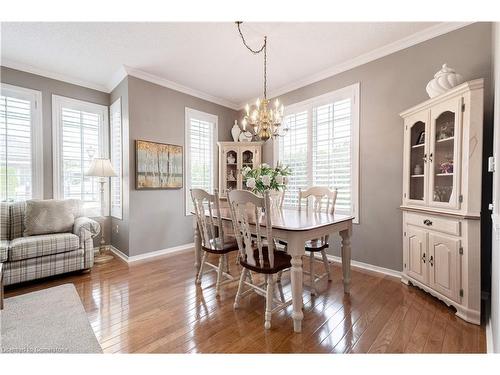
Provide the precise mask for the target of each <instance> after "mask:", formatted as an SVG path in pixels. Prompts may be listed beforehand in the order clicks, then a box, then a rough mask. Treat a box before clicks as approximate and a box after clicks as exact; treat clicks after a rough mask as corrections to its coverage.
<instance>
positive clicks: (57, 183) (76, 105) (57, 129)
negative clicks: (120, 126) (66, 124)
mask: <svg viewBox="0 0 500 375" xmlns="http://www.w3.org/2000/svg"><path fill="white" fill-rule="evenodd" d="M63 107H66V108H69V109H72V110H76V111H84V112H91V113H98V114H99V115H100V116H102V128H103V129H102V130H103V131H102V133H101V139H100V144H101V147H100V149H99V150H97V154H96V155H95V157H102V158H108V159H109V113H108V112H109V108H108V106H105V105H102V104H96V103H91V102H87V101H84V100H79V99H73V98H68V97H65V96H60V95H55V94H52V159H53V160H52V179H53V196H54V199H64V196H63V188H62V186H63V175H62V129H61V126H62V121H61V120H62V118H61V116H62V108H63ZM93 178H96V177H93ZM109 182H110V181H109V179H107V180H106V185H107V192H106V190H105V191H104V202H101V207H100V210H99V213H98V214H97V215H93V212H92V214H90V216H91V217H99V216H102V215H104V216H109V211H110V204H109V203H110V202H109V201H110V185H111V184H110V183H109ZM105 189H106V188H105ZM99 199H100V195H99ZM103 204H104V208H103ZM102 213H104V214H102Z"/></svg>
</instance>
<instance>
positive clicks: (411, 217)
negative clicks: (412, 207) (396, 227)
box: [406, 213, 461, 236]
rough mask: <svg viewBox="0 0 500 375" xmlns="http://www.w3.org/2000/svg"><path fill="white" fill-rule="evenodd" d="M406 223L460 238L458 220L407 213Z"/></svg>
mask: <svg viewBox="0 0 500 375" xmlns="http://www.w3.org/2000/svg"><path fill="white" fill-rule="evenodd" d="M406 223H407V224H411V225H415V226H417V227H422V228H427V229H432V230H435V231H438V232H442V233H447V234H452V235H454V236H460V235H461V233H460V220H457V219H451V218H444V217H440V216H434V215H422V214H414V213H407V214H406Z"/></svg>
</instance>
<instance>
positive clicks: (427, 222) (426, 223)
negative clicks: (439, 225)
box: [424, 219, 432, 227]
mask: <svg viewBox="0 0 500 375" xmlns="http://www.w3.org/2000/svg"><path fill="white" fill-rule="evenodd" d="M424 224H425V225H427V226H428V227H430V226H431V225H432V221H430V220H429V219H425V220H424Z"/></svg>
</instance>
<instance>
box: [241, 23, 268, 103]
mask: <svg viewBox="0 0 500 375" xmlns="http://www.w3.org/2000/svg"><path fill="white" fill-rule="evenodd" d="M242 23H243V21H236V25H237V26H238V32H239V33H240V36H241V40H242V41H243V45H244V46H245V47H246V48H247V49H248V50H249V51H250V52H252V53H253V54H254V55H258V54H259V53H261V52H262V51H264V99H267V36H264V44H262V47H260V48H259V49H256V50H254V49H252V48H251V47H250V46H249V45H248V43H247V41H246V40H245V37H244V36H243V32H242V31H241V26H240V25H241V24H242Z"/></svg>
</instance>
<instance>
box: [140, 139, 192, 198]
mask: <svg viewBox="0 0 500 375" xmlns="http://www.w3.org/2000/svg"><path fill="white" fill-rule="evenodd" d="M135 144H136V188H137V189H180V188H182V180H183V172H182V146H176V145H170V144H164V143H156V142H148V141H140V140H137V141H136V143H135Z"/></svg>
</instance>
